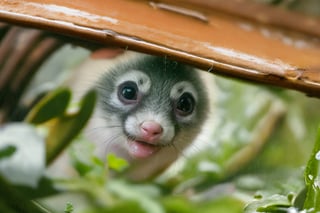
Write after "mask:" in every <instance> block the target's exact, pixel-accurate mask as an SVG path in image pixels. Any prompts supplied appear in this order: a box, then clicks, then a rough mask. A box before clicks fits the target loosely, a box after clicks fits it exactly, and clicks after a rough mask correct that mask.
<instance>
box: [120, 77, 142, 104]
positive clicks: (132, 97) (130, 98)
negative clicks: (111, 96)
mask: <svg viewBox="0 0 320 213" xmlns="http://www.w3.org/2000/svg"><path fill="white" fill-rule="evenodd" d="M118 97H119V99H120V101H122V102H123V103H125V104H130V103H135V102H136V101H137V99H138V87H137V84H136V83H135V82H133V81H126V82H124V83H122V84H121V85H120V86H119V88H118Z"/></svg>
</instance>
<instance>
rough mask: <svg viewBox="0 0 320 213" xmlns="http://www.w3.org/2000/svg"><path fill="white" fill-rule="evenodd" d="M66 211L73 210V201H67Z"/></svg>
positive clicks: (68, 212) (70, 212) (69, 212)
mask: <svg viewBox="0 0 320 213" xmlns="http://www.w3.org/2000/svg"><path fill="white" fill-rule="evenodd" d="M64 212H65V213H72V212H73V205H72V203H67V204H66V208H65V209H64Z"/></svg>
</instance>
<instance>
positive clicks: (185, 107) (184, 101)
mask: <svg viewBox="0 0 320 213" xmlns="http://www.w3.org/2000/svg"><path fill="white" fill-rule="evenodd" d="M194 107H195V100H194V98H193V96H192V95H191V94H190V93H189V92H185V93H183V94H182V95H181V96H180V97H179V99H178V100H177V101H176V104H175V111H176V113H177V114H178V115H180V116H187V115H190V114H191V113H192V112H193V110H194Z"/></svg>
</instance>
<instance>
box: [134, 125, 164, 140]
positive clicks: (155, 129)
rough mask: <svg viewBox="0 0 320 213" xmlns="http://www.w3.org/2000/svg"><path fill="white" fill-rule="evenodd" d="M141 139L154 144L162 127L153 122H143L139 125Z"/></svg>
mask: <svg viewBox="0 0 320 213" xmlns="http://www.w3.org/2000/svg"><path fill="white" fill-rule="evenodd" d="M140 131H141V137H142V138H143V140H146V142H156V141H157V140H158V139H159V138H160V136H161V134H162V132H163V129H162V126H161V125H160V124H159V123H157V122H155V121H144V122H142V123H141V125H140Z"/></svg>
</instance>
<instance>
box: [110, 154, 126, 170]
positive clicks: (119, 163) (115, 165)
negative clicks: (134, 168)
mask: <svg viewBox="0 0 320 213" xmlns="http://www.w3.org/2000/svg"><path fill="white" fill-rule="evenodd" d="M107 162H108V166H109V168H110V169H113V170H115V171H117V172H121V171H123V170H125V169H126V168H128V166H129V164H128V162H127V161H126V160H125V159H122V158H119V157H117V156H116V155H115V154H113V153H111V154H108V156H107Z"/></svg>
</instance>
